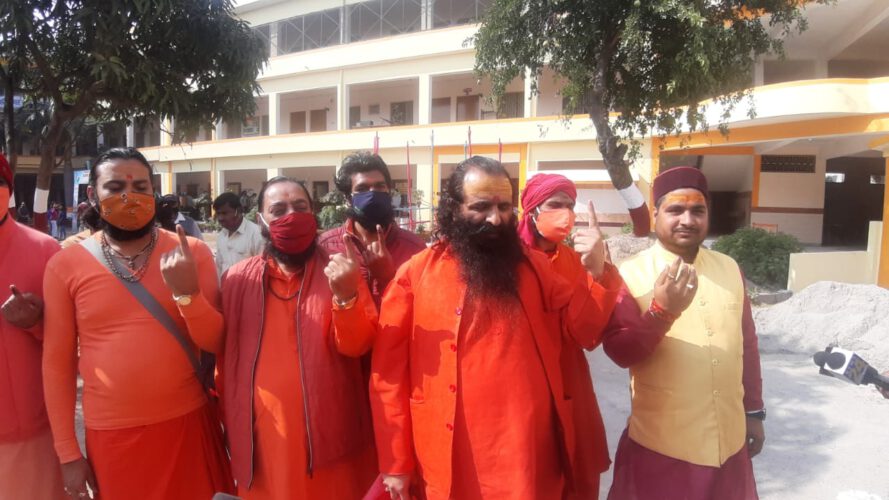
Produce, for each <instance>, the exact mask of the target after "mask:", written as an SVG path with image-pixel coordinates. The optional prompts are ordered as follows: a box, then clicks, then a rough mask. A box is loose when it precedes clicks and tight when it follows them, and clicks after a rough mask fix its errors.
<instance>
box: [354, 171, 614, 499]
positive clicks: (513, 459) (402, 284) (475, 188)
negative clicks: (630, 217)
mask: <svg viewBox="0 0 889 500" xmlns="http://www.w3.org/2000/svg"><path fill="white" fill-rule="evenodd" d="M438 224H439V226H438V234H439V237H440V239H439V241H438V242H437V243H436V244H434V245H433V246H432V247H431V248H429V249H426V250H424V251H422V252H420V253H419V254H417V255H415V256H414V257H413V258H411V260H409V261H408V263H407V264H405V265H404V266H402V267H401V268H400V269H399V270H398V273H397V274H396V276H395V278H394V279H393V281H392V283H391V284H390V285H389V288H388V289H387V290H386V293H385V295H384V297H383V304H382V307H381V311H380V330H379V334H378V338H377V341H376V342H375V344H374V350H373V364H372V372H371V408H372V409H373V412H374V428H375V434H376V439H377V449H378V450H379V451H378V453H379V461H380V471H381V472H382V474H383V482H384V484H385V486H386V488H388V490H389V492H390V495H391V496H392V498H399V499H407V498H409V497H410V495H411V493H410V484H411V481H412V480H419V481H420V483H419V486H418V489H421V490H423V493H424V494H425V497H427V498H430V499H445V498H459V499H475V498H562V497H563V495H566V494H568V493H569V492H570V491H573V490H574V488H575V486H574V484H573V481H572V480H573V478H576V477H577V474H576V473H575V467H576V462H575V460H574V457H575V438H574V433H575V427H576V426H575V420H574V415H573V413H572V410H571V400H570V398H571V395H570V394H568V393H567V392H566V387H565V384H564V381H563V377H562V369H561V366H560V362H561V357H562V351H563V349H564V348H563V345H564V344H563V340H562V338H563V336H570V337H571V338H572V339H573V341H574V342H576V343H578V344H579V345H581V346H584V347H588V348H589V347H593V346H595V345H596V344H597V343H598V341H599V332H598V331H596V330H595V325H597V324H599V323H601V321H602V317H607V316H608V315H609V314H611V310H612V307H613V303H609V302H608V301H607V300H601V299H600V297H603V296H606V297H607V296H608V293H606V292H605V291H604V290H603V289H606V290H608V289H619V287H620V280H619V278H618V276H617V272H616V270H614V269H613V268H611V267H606V266H604V264H603V263H604V259H605V254H604V249H603V248H602V246H601V245H598V244H595V242H594V241H593V238H588V239H587V241H586V243H584V244H583V245H580V246H582V247H583V248H581V249H580V251H581V260H582V261H583V262H585V263H587V264H588V265H589V267H587V268H586V269H585V270H584V272H583V273H582V274H581V275H578V276H574V277H573V279H572V280H571V281H567V280H565V279H563V278H562V277H561V276H560V275H558V274H557V273H553V272H552V270H551V265H550V263H549V261H548V260H547V258H546V257H545V256H544V255H543V254H542V253H540V252H535V251H530V250H528V249H527V248H525V247H524V246H523V245H522V243H521V241H520V240H519V237H518V234H517V232H516V217H515V214H514V212H513V204H512V185H511V183H510V179H509V175H508V173H507V172H506V170H505V169H504V168H503V166H502V165H501V164H500V163H499V162H497V161H495V160H491V159H488V158H484V157H479V156H474V157H471V158H469V159H467V160H464V161H463V162H462V163H460V164H459V165H458V166H457V169H456V170H455V172H454V175H453V176H451V178H450V179H449V180H448V183H447V186H446V187H445V189H444V192H443V193H442V197H441V202H440V204H439V210H438ZM590 270H598V274H597V275H593V276H590V277H589V279H588V273H589V272H590Z"/></svg>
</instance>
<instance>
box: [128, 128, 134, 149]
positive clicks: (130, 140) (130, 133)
mask: <svg viewBox="0 0 889 500" xmlns="http://www.w3.org/2000/svg"><path fill="white" fill-rule="evenodd" d="M127 147H128V148H134V147H136V124H135V123H130V124H128V125H127Z"/></svg>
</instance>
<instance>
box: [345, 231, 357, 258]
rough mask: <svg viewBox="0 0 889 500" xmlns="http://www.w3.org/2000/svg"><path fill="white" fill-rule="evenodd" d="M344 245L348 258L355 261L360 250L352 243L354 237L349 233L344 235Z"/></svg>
mask: <svg viewBox="0 0 889 500" xmlns="http://www.w3.org/2000/svg"><path fill="white" fill-rule="evenodd" d="M343 243H344V245H343V246H344V247H345V250H346V251H345V254H346V258H347V259H349V260H355V254H356V253H357V252H358V250H357V249H356V248H355V244H354V243H352V237H351V236H350V235H349V234H348V233H344V234H343Z"/></svg>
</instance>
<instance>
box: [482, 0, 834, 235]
mask: <svg viewBox="0 0 889 500" xmlns="http://www.w3.org/2000/svg"><path fill="white" fill-rule="evenodd" d="M825 1H826V0H819V1H818V2H817V3H824V2H825ZM804 3H805V2H800V1H799V0H748V1H744V0H709V1H706V2H705V1H701V0H597V1H590V0H495V2H494V4H493V5H492V7H491V8H490V9H489V10H488V12H487V14H486V15H485V18H484V19H483V21H482V26H481V28H480V29H479V31H478V33H477V34H476V35H475V37H474V39H473V41H474V42H475V45H476V49H477V52H476V64H475V69H476V71H477V72H478V73H479V74H481V75H486V76H489V77H490V78H491V79H492V83H493V94H494V96H495V97H498V96H500V95H502V94H503V92H504V91H505V88H506V85H507V84H508V83H509V82H511V81H512V80H513V79H515V78H516V77H520V76H523V75H525V74H526V72H527V74H529V75H531V77H532V78H533V80H532V83H531V88H532V92H534V93H537V92H538V91H539V89H538V86H537V80H538V78H539V77H540V76H541V74H542V71H543V69H544V68H545V67H549V68H551V69H552V70H553V71H554V72H555V73H556V75H557V78H559V79H560V80H562V81H564V83H565V85H566V86H565V88H564V90H563V91H562V92H563V95H564V96H565V97H567V98H568V100H569V106H568V108H569V109H567V110H566V114H567V115H569V116H570V114H571V113H573V112H574V111H575V110H576V109H577V108H578V107H579V105H580V104H581V103H583V104H584V105H585V106H586V107H587V109H586V111H588V112H589V116H590V119H591V120H592V122H593V125H594V126H595V128H596V137H597V141H598V146H599V151H600V153H601V154H602V158H603V159H604V162H605V166H606V168H607V169H608V174H609V176H610V177H611V182H612V184H614V187H615V188H617V189H623V188H627V187H629V186H630V185H632V183H633V180H632V177H631V175H630V170H629V166H630V163H631V162H632V160H633V159H634V157H635V156H636V155H637V152H638V147H639V145H640V139H641V138H643V137H645V136H651V135H657V134H664V135H667V134H683V133H688V132H692V131H696V130H702V129H707V128H708V125H709V124H708V123H707V121H706V120H705V111H706V104H704V101H705V100H708V99H711V98H713V99H714V101H713V102H715V103H716V104H717V105H719V106H722V109H723V111H724V112H723V114H722V120H723V121H722V123H720V129H721V130H723V132H725V131H726V128H725V123H724V122H725V120H726V119H727V118H728V116H729V112H730V111H731V110H732V109H733V108H734V107H735V106H736V105H737V104H738V103H739V102H740V101H741V100H743V98H744V96H745V95H748V94H749V91H748V90H746V89H747V88H748V87H749V86H750V83H751V81H752V76H751V75H752V69H753V65H754V62H755V60H756V57H757V56H759V55H761V54H764V53H769V52H777V53H780V52H781V50H782V38H783V37H785V36H786V35H787V34H789V33H791V32H792V31H793V30H800V31H801V30H803V29H805V20H804V17H803V12H802V10H801V8H800V6H801V5H802V4H804ZM752 111H753V110H752V107H751V113H752ZM612 112H617V115H616V116H609V114H610V113H612ZM636 229H637V234H640V231H639V229H640V228H636ZM647 232H648V228H647V227H646V228H644V231H643V233H644V234H647Z"/></svg>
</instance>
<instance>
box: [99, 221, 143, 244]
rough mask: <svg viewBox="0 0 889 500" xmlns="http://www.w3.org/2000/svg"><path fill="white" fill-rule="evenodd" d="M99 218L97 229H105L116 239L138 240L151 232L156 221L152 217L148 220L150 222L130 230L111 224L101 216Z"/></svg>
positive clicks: (107, 233) (110, 236)
mask: <svg viewBox="0 0 889 500" xmlns="http://www.w3.org/2000/svg"><path fill="white" fill-rule="evenodd" d="M98 220H99V222H98V228H97V230H100V231H105V234H106V235H108V237H109V238H111V239H112V240H114V241H131V240H138V239H139V238H141V237H143V236H145V235H147V234H148V233H150V232H151V230H152V229H154V221H155V220H154V218H152V219H151V220H150V221H148V224H145V225H144V226H142V227H140V228H139V229H133V230H131V231H128V230H125V229H121V228H119V227H117V226H113V225H111V224H109V223H108V221H106V220H105V219H103V218H101V217H99V218H98Z"/></svg>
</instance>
